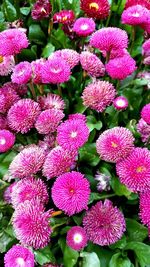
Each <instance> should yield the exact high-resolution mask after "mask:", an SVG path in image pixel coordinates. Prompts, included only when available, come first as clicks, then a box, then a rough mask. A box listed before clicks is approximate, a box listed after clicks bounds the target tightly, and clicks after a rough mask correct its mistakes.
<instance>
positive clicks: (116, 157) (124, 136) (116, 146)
mask: <svg viewBox="0 0 150 267" xmlns="http://www.w3.org/2000/svg"><path fill="white" fill-rule="evenodd" d="M133 142H134V137H133V135H132V133H131V132H130V131H129V130H128V129H126V128H124V127H114V128H112V129H108V130H106V131H104V132H103V133H102V134H101V135H100V136H99V138H98V139H97V142H96V149H97V153H98V154H99V155H100V157H101V159H103V160H105V161H108V162H118V161H120V160H122V159H123V158H126V157H127V156H128V155H129V154H130V152H131V151H132V150H133V147H134V145H133Z"/></svg>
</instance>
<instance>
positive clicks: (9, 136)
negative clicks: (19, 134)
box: [0, 130, 16, 153]
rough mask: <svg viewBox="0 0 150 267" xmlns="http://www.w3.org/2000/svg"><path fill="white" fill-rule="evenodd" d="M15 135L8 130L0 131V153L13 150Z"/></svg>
mask: <svg viewBox="0 0 150 267" xmlns="http://www.w3.org/2000/svg"><path fill="white" fill-rule="evenodd" d="M15 139H16V138H15V135H14V134H13V133H12V132H10V131H8V130H0V153H4V152H6V151H8V150H9V149H11V148H12V147H13V145H14V143H15Z"/></svg>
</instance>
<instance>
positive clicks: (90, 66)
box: [80, 51, 105, 77]
mask: <svg viewBox="0 0 150 267" xmlns="http://www.w3.org/2000/svg"><path fill="white" fill-rule="evenodd" d="M80 62H81V66H82V68H83V69H84V70H86V71H87V73H88V74H89V75H91V76H92V77H100V76H104V74H105V66H104V64H103V63H102V61H101V60H100V59H99V58H98V57H97V56H96V55H94V54H93V53H90V52H88V51H84V52H82V53H81V55H80Z"/></svg>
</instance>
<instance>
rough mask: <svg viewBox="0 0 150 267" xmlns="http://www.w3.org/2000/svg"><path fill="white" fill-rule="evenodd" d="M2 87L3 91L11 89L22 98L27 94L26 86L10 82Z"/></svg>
mask: <svg viewBox="0 0 150 267" xmlns="http://www.w3.org/2000/svg"><path fill="white" fill-rule="evenodd" d="M3 87H4V88H5V90H8V88H9V89H12V90H13V91H16V93H17V94H18V95H19V96H24V95H25V94H26V93H27V90H28V88H27V85H25V84H21V85H20V84H17V83H12V82H7V83H5V84H4V85H3Z"/></svg>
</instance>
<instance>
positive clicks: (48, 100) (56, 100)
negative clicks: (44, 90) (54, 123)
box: [38, 93, 65, 111]
mask: <svg viewBox="0 0 150 267" xmlns="http://www.w3.org/2000/svg"><path fill="white" fill-rule="evenodd" d="M38 103H39V104H40V106H41V109H42V110H43V109H51V108H55V109H56V110H62V111H63V110H64V108H65V102H64V100H63V99H62V98H61V97H60V96H59V95H56V94H51V93H49V94H47V96H39V98H38Z"/></svg>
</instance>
